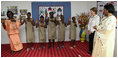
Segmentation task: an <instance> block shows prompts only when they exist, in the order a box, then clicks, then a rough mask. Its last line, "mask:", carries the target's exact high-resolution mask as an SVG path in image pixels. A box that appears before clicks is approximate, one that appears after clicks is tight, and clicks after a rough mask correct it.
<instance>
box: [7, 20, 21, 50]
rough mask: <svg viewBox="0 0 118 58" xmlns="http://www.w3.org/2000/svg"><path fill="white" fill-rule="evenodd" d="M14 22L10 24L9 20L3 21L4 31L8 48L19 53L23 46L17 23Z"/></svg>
mask: <svg viewBox="0 0 118 58" xmlns="http://www.w3.org/2000/svg"><path fill="white" fill-rule="evenodd" d="M15 20H16V22H11V20H5V26H6V29H5V30H6V31H7V34H8V36H9V40H10V47H11V50H12V51H19V50H21V49H22V48H23V45H22V43H21V40H20V36H19V30H18V28H19V27H20V23H19V21H18V20H17V19H16V18H15Z"/></svg>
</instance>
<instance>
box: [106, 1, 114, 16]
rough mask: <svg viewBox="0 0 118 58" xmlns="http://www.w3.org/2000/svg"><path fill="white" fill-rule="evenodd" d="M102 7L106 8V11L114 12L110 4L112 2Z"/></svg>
mask: <svg viewBox="0 0 118 58" xmlns="http://www.w3.org/2000/svg"><path fill="white" fill-rule="evenodd" d="M104 8H105V9H106V10H108V12H109V13H112V14H114V12H115V8H114V6H113V5H112V4H108V3H107V4H106V5H104Z"/></svg>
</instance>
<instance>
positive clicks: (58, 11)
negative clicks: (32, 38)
mask: <svg viewBox="0 0 118 58" xmlns="http://www.w3.org/2000/svg"><path fill="white" fill-rule="evenodd" d="M63 10H64V8H63V6H39V17H40V16H44V17H45V14H46V13H48V17H49V13H50V12H53V13H54V17H56V16H60V15H63V14H64V12H63ZM59 20H60V18H59Z"/></svg>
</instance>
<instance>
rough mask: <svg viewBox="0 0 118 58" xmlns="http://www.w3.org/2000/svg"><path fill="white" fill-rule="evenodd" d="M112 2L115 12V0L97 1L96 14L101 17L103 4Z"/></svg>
mask: <svg viewBox="0 0 118 58" xmlns="http://www.w3.org/2000/svg"><path fill="white" fill-rule="evenodd" d="M107 3H108V4H112V5H113V6H114V8H115V12H116V11H117V1H98V2H97V8H98V15H99V16H100V18H103V17H104V15H103V12H104V5H105V4H107Z"/></svg>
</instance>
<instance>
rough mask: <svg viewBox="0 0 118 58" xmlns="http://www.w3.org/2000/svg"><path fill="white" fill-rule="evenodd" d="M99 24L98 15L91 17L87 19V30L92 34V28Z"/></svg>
mask: <svg viewBox="0 0 118 58" xmlns="http://www.w3.org/2000/svg"><path fill="white" fill-rule="evenodd" d="M99 22H100V17H99V16H98V15H95V16H92V17H91V18H90V19H89V23H88V30H90V31H91V32H92V33H93V32H94V31H95V29H94V28H93V27H94V26H98V25H99Z"/></svg>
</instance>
